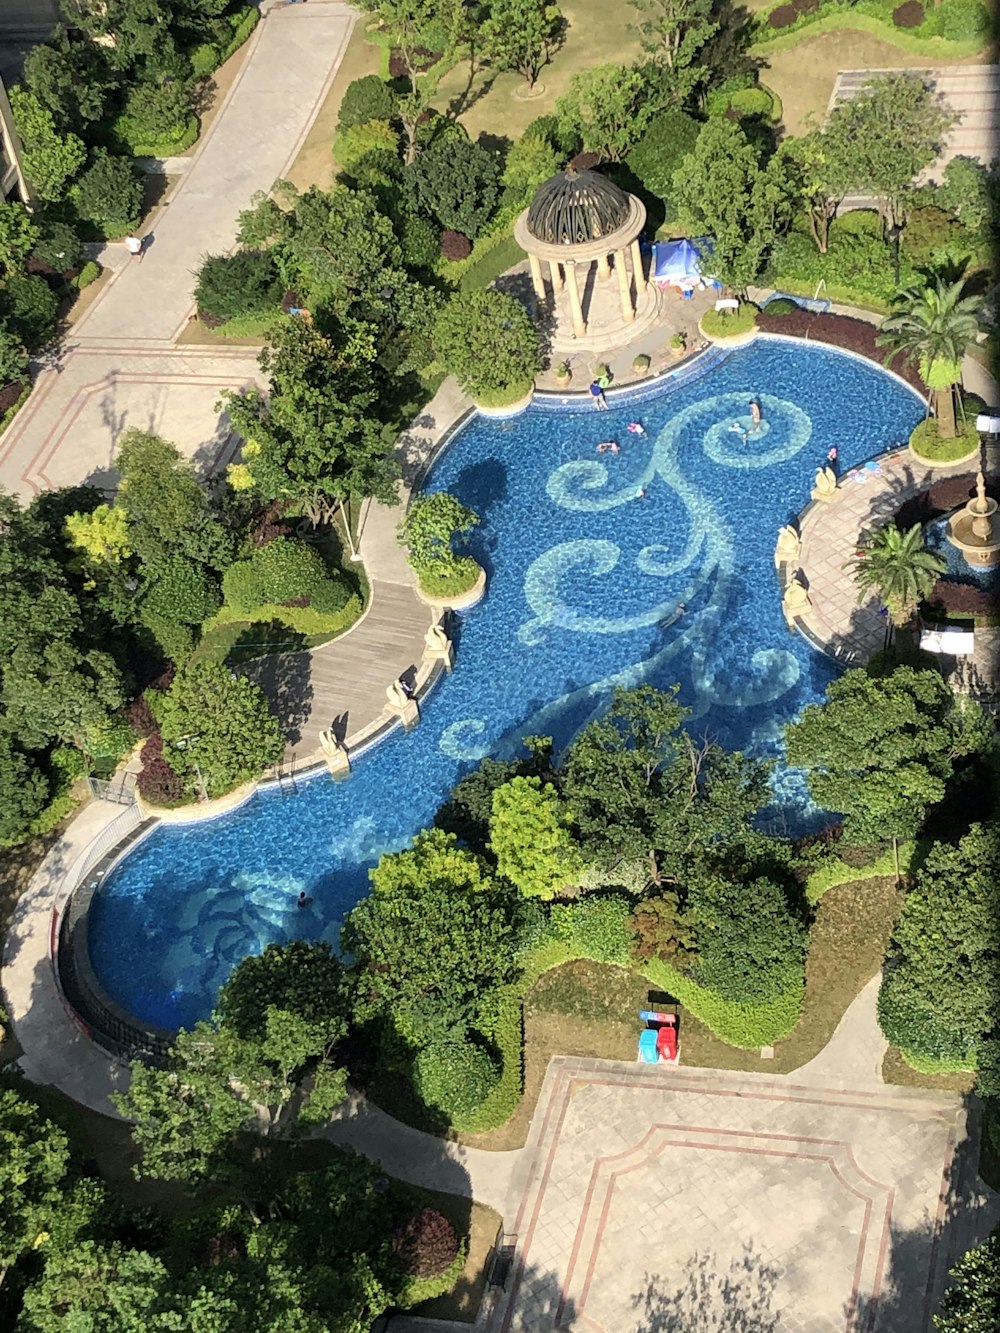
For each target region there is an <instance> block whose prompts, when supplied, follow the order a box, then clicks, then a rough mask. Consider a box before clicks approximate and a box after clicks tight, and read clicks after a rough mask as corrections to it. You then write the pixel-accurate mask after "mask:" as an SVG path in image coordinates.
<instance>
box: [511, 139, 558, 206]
mask: <svg viewBox="0 0 1000 1333" xmlns="http://www.w3.org/2000/svg"><path fill="white" fill-rule="evenodd" d="M563 161H564V159H563V157H562V156H561V154H560V153H558V152H557V151H556V149H555V148H553V146H552V144H550V143H549V141H548V139H546V138H545V137H544V136H543V135H540V134H523V135H522V136H521V138H520V139H515V140H514V142H513V143H512V144H511V146H510V148H509V149H508V150H507V159H506V161H505V162H504V167H503V183H504V185H505V186H506V187H507V189H508V190H509V191H510V192H511V193H512V194H516V195H517V197H518V198H519V199H523V200H524V201H525V203H527V202H528V201H529V200H530V199H531V196H532V195H533V194H534V193H535V190H537V188H538V187H539V185H541V184H542V182H543V181H547V180H548V179H549V178H550V177H551V176H554V175H555V174H556V172H557V171H558V170H559V169H560V167H561V166H562V165H563Z"/></svg>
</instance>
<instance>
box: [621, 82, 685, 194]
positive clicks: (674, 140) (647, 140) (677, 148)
mask: <svg viewBox="0 0 1000 1333" xmlns="http://www.w3.org/2000/svg"><path fill="white" fill-rule="evenodd" d="M700 131H701V126H700V124H699V123H698V121H696V120H695V119H694V118H693V117H692V116H689V115H688V114H687V112H686V111H681V110H679V109H677V108H672V109H671V110H669V111H661V112H660V114H659V115H657V116H654V117H653V119H652V120H651V121H650V122H649V126H648V128H647V130H646V132H645V134H644V135H643V136H642V138H641V139H640V140H639V142H638V143H637V144H636V146H635V147H634V148H633V149H632V151H631V152H630V153H629V155H628V157H627V158H626V159H625V162H626V165H627V166H628V168H629V169H630V170H631V171H632V172H633V174H634V175H635V176H637V177H638V179H639V180H640V181H641V182H642V184H643V186H644V187H645V188H646V189H647V190H648V191H649V192H650V194H654V195H656V196H657V197H658V198H660V199H663V200H665V201H666V202H667V203H669V201H670V196H671V194H672V193H673V177H674V172H675V171H676V169H677V168H678V167H679V166H680V164H681V162H682V160H683V159H684V158H685V157H686V156H687V154H688V153H692V152H694V146H695V143H696V142H697V139H698V135H699V133H700ZM668 216H673V209H672V208H671V209H670V210H669V212H668Z"/></svg>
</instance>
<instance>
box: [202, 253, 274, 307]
mask: <svg viewBox="0 0 1000 1333" xmlns="http://www.w3.org/2000/svg"><path fill="white" fill-rule="evenodd" d="M281 297H282V283H281V278H280V277H279V274H278V266H277V264H276V262H275V258H274V255H273V254H272V253H271V252H270V251H269V250H236V251H234V252H233V253H232V254H231V255H207V256H206V257H205V259H204V260H202V265H201V268H200V269H199V270H198V279H197V281H196V283H195V287H194V300H195V305H196V306H197V307H198V312H199V314H202V315H208V316H210V317H211V318H213V319H216V320H220V319H221V320H227V319H234V318H236V317H237V316H238V315H246V314H249V313H253V314H256V313H257V312H258V311H268V310H273V312H274V316H275V319H277V316H278V307H279V304H280V302H281Z"/></svg>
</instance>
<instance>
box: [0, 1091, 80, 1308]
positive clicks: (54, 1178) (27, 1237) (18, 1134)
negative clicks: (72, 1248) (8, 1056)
mask: <svg viewBox="0 0 1000 1333" xmlns="http://www.w3.org/2000/svg"><path fill="white" fill-rule="evenodd" d="M68 1170H69V1142H68V1140H67V1138H66V1135H65V1133H64V1132H63V1131H62V1130H61V1129H59V1128H57V1127H56V1126H55V1125H54V1124H53V1123H52V1122H51V1121H50V1120H48V1119H46V1117H45V1116H43V1115H42V1114H41V1112H40V1111H39V1110H38V1109H37V1107H35V1106H33V1105H32V1104H31V1102H28V1101H26V1100H25V1099H24V1098H23V1097H19V1096H18V1094H17V1093H16V1092H15V1091H14V1090H13V1089H12V1088H5V1089H3V1090H2V1091H0V1198H2V1199H3V1207H2V1208H0V1282H3V1280H4V1278H5V1277H6V1275H7V1272H8V1271H9V1269H10V1268H11V1266H12V1265H13V1264H15V1263H16V1262H17V1260H18V1259H19V1258H20V1257H21V1256H22V1255H23V1254H25V1253H27V1252H28V1251H30V1250H31V1249H32V1248H34V1246H35V1245H36V1244H37V1243H38V1241H39V1238H40V1236H41V1235H42V1233H43V1232H44V1231H45V1230H46V1229H47V1227H48V1225H49V1221H50V1218H51V1217H52V1215H53V1214H54V1213H55V1212H57V1211H58V1209H59V1205H60V1203H61V1198H62V1191H61V1188H60V1186H61V1183H62V1181H63V1179H64V1177H65V1176H66V1174H67V1172H68Z"/></svg>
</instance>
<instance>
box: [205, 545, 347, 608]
mask: <svg viewBox="0 0 1000 1333" xmlns="http://www.w3.org/2000/svg"><path fill="white" fill-rule="evenodd" d="M222 590H223V593H224V595H225V598H226V601H227V603H228V604H229V605H230V606H231V607H233V609H234V610H236V611H240V612H251V611H256V610H257V609H258V608H259V607H261V606H264V605H265V604H270V603H274V604H276V605H282V604H292V603H299V604H300V605H302V606H312V607H314V608H315V609H316V610H317V611H324V612H331V611H339V610H340V609H341V608H342V607H343V606H344V605H345V604H346V602H347V599H348V597H349V595H350V594H349V592H348V590H347V588H346V586H345V585H344V584H343V583H342V582H341V581H340V580H336V579H334V578H331V576H330V575H329V573H328V572H327V568H326V565H325V564H324V563H323V560H322V558H321V557H320V556H319V555H318V554H317V552H316V551H314V550H313V548H312V547H311V546H307V545H306V544H305V543H304V542H299V541H294V540H293V539H292V538H290V537H278V538H276V539H275V540H274V541H271V542H268V543H267V545H266V546H261V547H259V548H258V550H256V551H255V552H254V553H253V555H252V556H251V557H250V559H249V560H238V561H236V562H235V563H234V564H232V565H230V566H229V568H228V569H227V570H226V573H225V575H224V576H223V580H222Z"/></svg>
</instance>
